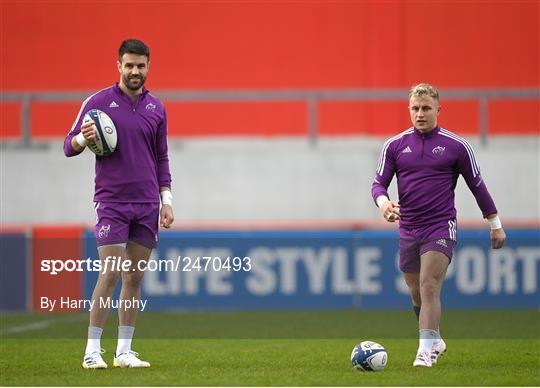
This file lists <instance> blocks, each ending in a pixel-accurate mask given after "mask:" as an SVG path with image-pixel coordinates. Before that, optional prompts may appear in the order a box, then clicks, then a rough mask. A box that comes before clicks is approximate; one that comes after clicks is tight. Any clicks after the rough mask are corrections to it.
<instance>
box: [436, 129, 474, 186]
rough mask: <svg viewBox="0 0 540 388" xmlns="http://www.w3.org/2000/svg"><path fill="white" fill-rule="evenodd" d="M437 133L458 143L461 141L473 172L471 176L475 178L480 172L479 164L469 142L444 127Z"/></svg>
mask: <svg viewBox="0 0 540 388" xmlns="http://www.w3.org/2000/svg"><path fill="white" fill-rule="evenodd" d="M439 133H440V134H441V135H442V136H445V137H448V138H450V139H453V140H455V141H457V142H458V143H461V144H462V145H463V146H464V147H465V150H466V151H467V154H468V155H469V160H470V161H471V169H472V172H473V178H476V176H477V175H478V174H479V173H480V166H479V165H478V163H477V162H476V157H475V155H474V150H473V148H472V146H471V145H470V143H469V142H468V141H467V140H465V139H463V138H462V137H459V136H458V135H456V134H455V133H452V132H450V131H448V130H446V129H444V128H441V130H440V131H439Z"/></svg>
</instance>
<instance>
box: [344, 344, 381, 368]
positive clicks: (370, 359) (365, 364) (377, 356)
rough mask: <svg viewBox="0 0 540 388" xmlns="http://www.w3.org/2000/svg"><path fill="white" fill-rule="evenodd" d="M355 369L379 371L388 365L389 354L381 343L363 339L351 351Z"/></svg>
mask: <svg viewBox="0 0 540 388" xmlns="http://www.w3.org/2000/svg"><path fill="white" fill-rule="evenodd" d="M351 362H352V366H353V368H354V369H356V370H359V371H363V372H377V371H381V370H383V369H384V368H385V367H386V363H387V362H388V354H387V353H386V350H385V349H384V347H383V346H382V345H381V344H378V343H377V342H373V341H363V342H361V343H359V344H358V345H356V346H355V347H354V349H353V351H352V353H351Z"/></svg>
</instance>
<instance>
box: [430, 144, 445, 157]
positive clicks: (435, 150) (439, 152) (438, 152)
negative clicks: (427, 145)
mask: <svg viewBox="0 0 540 388" xmlns="http://www.w3.org/2000/svg"><path fill="white" fill-rule="evenodd" d="M445 149H446V147H441V146H437V147H435V148H433V149H432V150H431V152H433V153H434V154H435V155H442V154H443V152H444V150H445Z"/></svg>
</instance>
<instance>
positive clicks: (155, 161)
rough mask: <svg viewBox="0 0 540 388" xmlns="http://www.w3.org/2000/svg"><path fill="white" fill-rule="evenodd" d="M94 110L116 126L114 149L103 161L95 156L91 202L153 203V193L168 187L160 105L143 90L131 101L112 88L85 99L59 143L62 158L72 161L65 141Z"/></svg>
mask: <svg viewBox="0 0 540 388" xmlns="http://www.w3.org/2000/svg"><path fill="white" fill-rule="evenodd" d="M91 109H99V110H101V111H103V112H105V113H107V114H108V115H109V116H110V117H111V119H112V121H113V122H114V124H115V126H116V132H117V134H118V144H117V147H116V150H115V151H114V152H113V153H112V154H111V155H109V156H105V157H99V156H96V179H95V188H96V190H95V195H94V201H96V202H101V201H104V202H143V203H144V202H146V203H159V201H160V199H159V188H160V187H171V174H170V172H169V157H168V153H167V115H166V113H165V107H164V106H163V104H162V102H161V101H160V100H159V99H158V98H157V97H155V96H153V95H151V94H150V93H149V92H148V90H147V89H146V88H143V92H142V94H140V95H139V96H138V97H137V99H136V100H135V101H133V100H131V99H130V98H129V97H128V96H127V95H126V94H125V93H124V92H122V90H121V89H120V87H119V86H118V83H116V84H115V85H113V86H111V87H109V88H106V89H103V90H100V91H99V92H97V93H95V94H93V95H91V96H90V97H88V98H87V99H86V100H85V101H84V102H83V103H82V106H81V109H80V111H79V114H78V115H77V118H76V120H75V123H74V124H73V127H71V131H70V132H69V134H68V135H67V137H66V139H65V141H64V153H65V154H66V156H75V155H77V154H79V153H80V152H76V151H75V150H74V149H73V147H72V145H71V139H72V138H73V137H74V136H77V135H78V134H79V133H80V132H81V129H80V127H81V124H82V120H83V118H84V115H85V114H86V112H88V111H89V110H91Z"/></svg>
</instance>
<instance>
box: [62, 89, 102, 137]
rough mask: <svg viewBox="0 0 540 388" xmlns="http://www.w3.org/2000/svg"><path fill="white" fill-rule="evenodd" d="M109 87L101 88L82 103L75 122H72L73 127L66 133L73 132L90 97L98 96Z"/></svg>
mask: <svg viewBox="0 0 540 388" xmlns="http://www.w3.org/2000/svg"><path fill="white" fill-rule="evenodd" d="M109 87H110V86H109ZM109 87H107V88H103V89H101V90H99V91H97V92H95V93H94V94H92V95H91V96H89V97H88V98H87V99H86V100H84V101H83V103H82V105H81V109H80V110H79V113H77V117H76V118H75V122H74V123H73V125H72V126H71V129H70V130H69V132H68V133H71V132H73V130H74V129H75V126H76V125H77V122H78V121H79V118H80V117H81V114H82V112H83V110H84V107H85V106H86V104H87V103H88V101H90V99H91V98H92V97H94V96H95V95H96V94H99V93H101V92H102V91H104V90H107V89H109Z"/></svg>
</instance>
